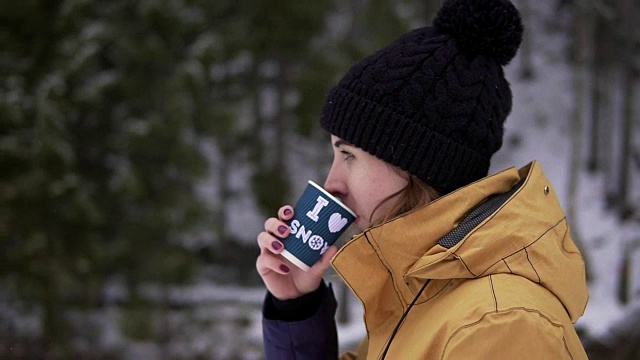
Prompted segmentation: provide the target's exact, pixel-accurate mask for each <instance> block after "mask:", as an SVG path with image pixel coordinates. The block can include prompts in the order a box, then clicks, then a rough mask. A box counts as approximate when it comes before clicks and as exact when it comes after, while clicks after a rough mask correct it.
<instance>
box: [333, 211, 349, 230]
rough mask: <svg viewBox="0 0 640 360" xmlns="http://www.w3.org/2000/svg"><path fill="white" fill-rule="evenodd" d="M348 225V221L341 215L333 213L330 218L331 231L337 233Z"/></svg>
mask: <svg viewBox="0 0 640 360" xmlns="http://www.w3.org/2000/svg"><path fill="white" fill-rule="evenodd" d="M345 225H347V219H345V218H343V217H342V215H340V214H339V213H333V214H332V215H331V217H330V218H329V231H330V232H332V233H337V232H338V231H340V230H342V228H343V227H345Z"/></svg>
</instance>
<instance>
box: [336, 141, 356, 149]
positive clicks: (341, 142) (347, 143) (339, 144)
mask: <svg viewBox="0 0 640 360" xmlns="http://www.w3.org/2000/svg"><path fill="white" fill-rule="evenodd" d="M342 145H347V146H353V145H352V144H351V143H349V142H348V141H346V140H342V139H339V140H336V142H334V143H333V147H336V148H338V147H340V146H342Z"/></svg>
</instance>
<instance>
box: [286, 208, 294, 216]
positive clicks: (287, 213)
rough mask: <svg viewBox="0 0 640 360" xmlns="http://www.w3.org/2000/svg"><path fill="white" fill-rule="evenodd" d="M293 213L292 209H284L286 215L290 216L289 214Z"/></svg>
mask: <svg viewBox="0 0 640 360" xmlns="http://www.w3.org/2000/svg"><path fill="white" fill-rule="evenodd" d="M291 213H293V211H291V209H284V216H289V215H291Z"/></svg>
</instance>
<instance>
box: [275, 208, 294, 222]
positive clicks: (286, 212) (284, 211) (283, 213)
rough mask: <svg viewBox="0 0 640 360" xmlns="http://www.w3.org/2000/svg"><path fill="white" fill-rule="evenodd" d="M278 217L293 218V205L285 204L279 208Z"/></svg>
mask: <svg viewBox="0 0 640 360" xmlns="http://www.w3.org/2000/svg"><path fill="white" fill-rule="evenodd" d="M278 217H279V218H280V220H282V221H287V220H291V218H293V207H292V206H291V205H285V206H283V207H281V208H280V210H278Z"/></svg>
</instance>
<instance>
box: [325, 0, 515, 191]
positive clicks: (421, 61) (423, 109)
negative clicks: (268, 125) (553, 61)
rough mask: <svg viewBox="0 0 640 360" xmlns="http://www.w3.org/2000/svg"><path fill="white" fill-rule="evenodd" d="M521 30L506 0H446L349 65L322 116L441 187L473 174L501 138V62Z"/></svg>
mask: <svg viewBox="0 0 640 360" xmlns="http://www.w3.org/2000/svg"><path fill="white" fill-rule="evenodd" d="M522 31H523V29H522V22H521V20H520V15H519V13H518V10H517V9H516V8H515V7H514V6H513V4H511V3H510V2H509V1H507V0H447V1H445V3H444V4H443V6H442V8H441V9H440V11H439V12H438V14H437V16H436V18H435V20H434V23H433V26H432V27H424V28H420V29H416V30H414V31H411V32H409V33H407V34H405V35H403V36H401V37H400V38H399V39H397V40H396V41H395V42H393V43H392V44H390V45H389V46H387V47H386V48H384V49H382V50H380V51H378V52H377V53H375V54H373V55H372V56H369V57H367V58H366V59H364V60H362V61H361V62H360V63H358V64H356V65H354V66H353V67H352V68H351V69H350V70H349V72H348V73H347V74H346V75H345V77H344V78H343V79H342V80H341V81H340V82H339V83H338V85H337V86H335V87H334V88H333V89H332V90H331V91H330V93H329V95H328V96H327V100H326V102H325V105H324V108H323V110H322V116H321V124H322V126H323V127H324V128H325V129H326V130H327V131H329V132H330V133H332V134H334V135H336V136H338V137H340V138H342V139H344V140H346V141H348V142H350V143H351V144H353V145H355V146H357V147H359V148H361V149H363V150H365V151H367V152H369V153H370V154H372V155H375V156H376V157H378V158H380V159H382V160H385V161H387V162H388V163H390V164H393V165H396V166H398V167H400V168H402V169H404V170H406V171H408V172H409V173H410V174H414V175H416V176H417V177H418V178H420V179H421V180H423V181H424V182H426V183H427V184H429V185H431V186H433V187H434V188H436V189H437V190H439V191H440V192H441V193H442V194H446V193H449V192H451V191H453V190H455V189H457V188H459V187H462V186H464V185H467V184H469V183H471V182H473V181H475V180H478V179H480V178H482V177H484V176H486V175H487V173H488V171H489V163H490V160H491V156H492V155H493V153H495V152H496V151H498V149H500V147H501V146H502V135H503V123H504V121H505V119H506V117H507V115H508V114H509V112H510V111H511V97H512V96H511V90H510V89H509V83H508V82H507V80H506V79H505V77H504V72H503V69H502V66H504V65H506V64H508V63H509V61H511V59H512V58H513V57H514V56H515V54H516V52H517V50H518V47H519V46H520V42H521V40H522Z"/></svg>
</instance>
